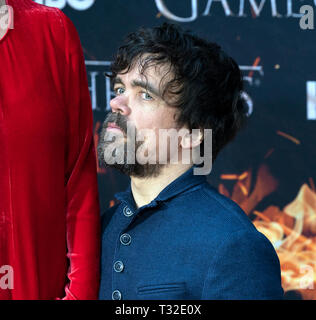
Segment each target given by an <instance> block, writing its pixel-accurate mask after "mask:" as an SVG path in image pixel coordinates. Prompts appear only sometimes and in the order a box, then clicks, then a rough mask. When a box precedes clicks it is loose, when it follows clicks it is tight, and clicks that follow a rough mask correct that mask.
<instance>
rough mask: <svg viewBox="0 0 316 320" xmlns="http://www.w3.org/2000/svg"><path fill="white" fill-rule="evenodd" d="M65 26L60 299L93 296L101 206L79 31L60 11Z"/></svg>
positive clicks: (98, 253) (92, 297)
mask: <svg viewBox="0 0 316 320" xmlns="http://www.w3.org/2000/svg"><path fill="white" fill-rule="evenodd" d="M59 13H60V15H61V18H62V20H63V23H64V28H65V52H66V57H67V60H68V61H67V67H66V69H67V70H66V72H65V88H64V89H65V90H64V92H65V101H66V109H67V119H66V121H67V127H68V132H67V150H66V159H65V166H66V172H65V186H66V189H65V192H66V223H67V248H68V254H67V256H68V258H69V263H70V264H69V271H68V274H67V276H68V279H69V283H68V284H67V285H66V288H65V292H66V296H65V297H64V299H66V300H68V299H80V300H85V299H97V297H98V291H99V272H100V271H99V258H100V208H99V199H98V184H97V170H96V155H95V149H94V140H93V117H92V108H91V100H90V95H89V89H88V82H87V76H86V69H85V63H84V56H83V53H82V49H81V44H80V40H79V37H78V34H77V31H76V29H75V27H74V26H73V24H72V23H71V21H70V20H69V19H68V18H67V17H66V16H65V15H64V14H63V13H62V12H59Z"/></svg>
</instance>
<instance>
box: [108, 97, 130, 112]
mask: <svg viewBox="0 0 316 320" xmlns="http://www.w3.org/2000/svg"><path fill="white" fill-rule="evenodd" d="M110 107H111V109H112V112H118V113H120V114H122V115H124V116H128V115H129V114H130V113H131V109H130V107H129V106H128V102H127V98H126V97H124V96H117V97H115V98H113V99H112V100H111V101H110Z"/></svg>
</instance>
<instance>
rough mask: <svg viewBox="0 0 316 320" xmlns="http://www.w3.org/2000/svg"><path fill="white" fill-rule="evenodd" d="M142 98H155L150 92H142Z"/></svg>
mask: <svg viewBox="0 0 316 320" xmlns="http://www.w3.org/2000/svg"><path fill="white" fill-rule="evenodd" d="M142 98H143V99H144V100H148V101H150V100H153V97H152V96H151V95H150V94H149V93H148V92H142Z"/></svg>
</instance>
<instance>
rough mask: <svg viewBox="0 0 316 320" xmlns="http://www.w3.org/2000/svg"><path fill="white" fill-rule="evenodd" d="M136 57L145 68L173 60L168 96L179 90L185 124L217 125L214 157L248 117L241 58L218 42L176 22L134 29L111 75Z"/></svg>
mask: <svg viewBox="0 0 316 320" xmlns="http://www.w3.org/2000/svg"><path fill="white" fill-rule="evenodd" d="M144 56H145V58H144V59H142V58H143V57H144ZM136 61H138V62H140V63H141V64H142V72H144V71H145V70H146V68H147V67H149V66H155V65H160V64H167V65H169V66H170V68H169V73H170V72H171V75H172V79H171V80H170V81H168V82H167V84H166V85H165V87H164V89H163V96H165V95H166V94H167V93H168V94H170V93H171V94H174V95H175V97H176V99H175V101H173V103H172V106H174V107H176V108H179V109H180V112H179V116H178V119H177V122H178V124H179V125H187V126H188V127H189V129H191V130H192V129H194V128H200V129H212V135H213V139H212V140H213V145H212V158H213V161H214V160H215V159H216V157H217V155H218V153H219V152H220V150H222V148H223V147H224V146H225V145H226V144H227V143H228V142H229V141H231V140H233V138H234V137H235V136H236V133H237V132H238V131H239V129H241V128H242V127H243V125H244V124H245V122H246V119H247V111H248V110H247V107H246V104H245V103H244V101H243V99H242V97H241V92H242V90H243V80H242V75H241V71H240V69H239V67H238V64H237V63H236V62H235V61H234V60H233V59H232V58H231V57H229V56H228V55H227V54H226V53H225V52H224V51H223V50H222V49H221V47H220V46H219V45H218V44H216V43H213V42H209V41H206V40H204V39H202V38H199V37H197V36H196V35H193V34H192V33H191V32H190V31H184V30H183V29H181V28H180V27H179V26H176V25H174V24H170V23H164V24H162V25H161V26H159V27H154V28H140V29H139V30H138V31H136V32H133V33H131V34H129V35H128V36H127V37H126V38H125V40H124V43H123V45H122V46H121V47H120V48H119V49H118V52H117V54H116V56H115V59H114V61H113V63H112V65H111V72H112V75H111V78H115V77H116V76H117V75H118V74H119V73H127V72H129V70H130V69H131V68H132V67H133V66H134V65H135V63H136ZM166 76H167V74H166ZM173 100H174V99H173ZM202 146H203V143H202V144H201V147H202ZM202 153H203V150H202Z"/></svg>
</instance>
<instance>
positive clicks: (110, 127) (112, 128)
mask: <svg viewBox="0 0 316 320" xmlns="http://www.w3.org/2000/svg"><path fill="white" fill-rule="evenodd" d="M107 130H113V131H116V130H119V131H121V132H123V130H122V129H121V128H120V127H119V126H117V125H116V124H115V123H114V122H109V123H108V126H107Z"/></svg>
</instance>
